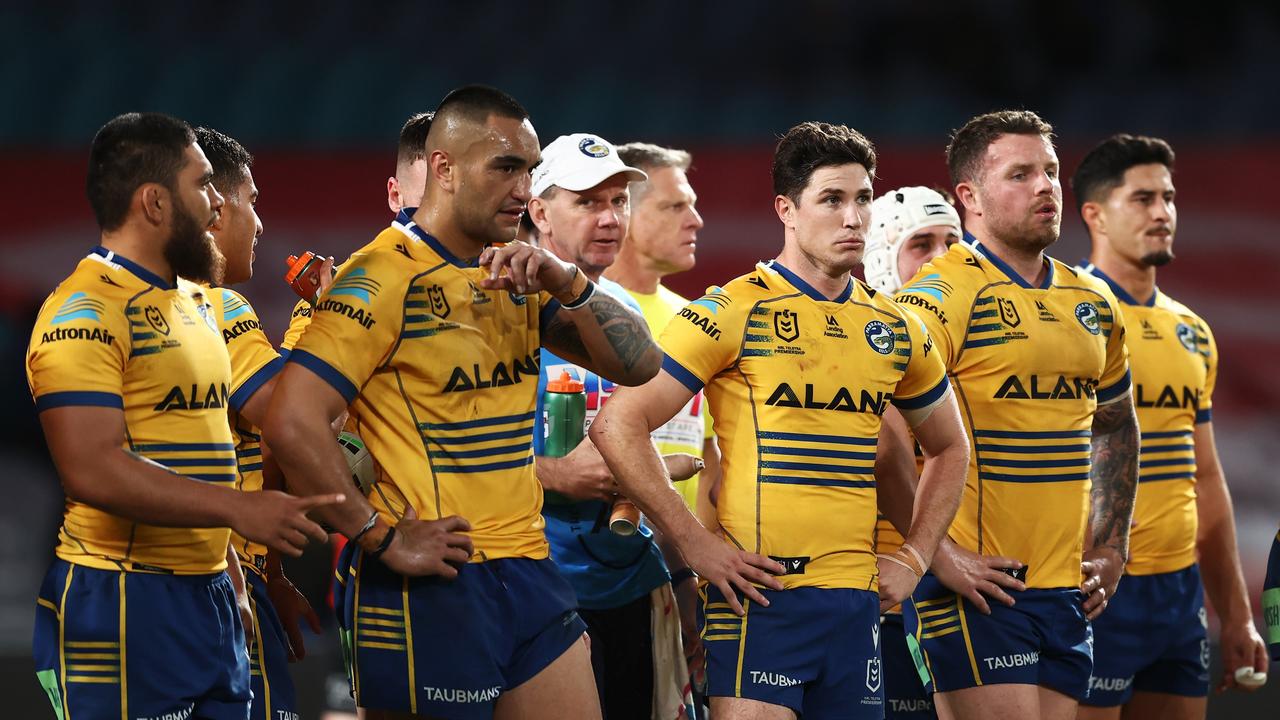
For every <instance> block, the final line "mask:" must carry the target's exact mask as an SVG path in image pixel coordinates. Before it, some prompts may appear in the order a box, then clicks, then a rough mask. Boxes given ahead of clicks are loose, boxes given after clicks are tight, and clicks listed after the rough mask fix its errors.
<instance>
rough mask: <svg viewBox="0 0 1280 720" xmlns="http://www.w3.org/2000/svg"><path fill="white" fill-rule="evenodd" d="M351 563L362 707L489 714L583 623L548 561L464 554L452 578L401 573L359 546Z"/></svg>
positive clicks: (350, 622)
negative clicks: (469, 559)
mask: <svg viewBox="0 0 1280 720" xmlns="http://www.w3.org/2000/svg"><path fill="white" fill-rule="evenodd" d="M352 562H354V563H355V574H354V575H353V576H351V578H350V579H349V580H348V583H349V584H348V586H347V589H346V599H345V605H346V612H347V617H346V618H345V620H344V622H346V624H347V627H349V628H351V639H352V647H353V650H354V653H353V654H354V664H353V673H352V679H353V682H354V685H355V693H356V704H357V705H359V706H360V707H364V708H370V709H376V710H395V711H400V712H412V713H417V714H420V715H425V716H430V717H447V718H451V719H452V718H458V719H469V718H490V717H492V716H493V705H494V702H495V701H496V700H497V699H498V696H499V695H501V694H502V693H503V692H506V691H507V690H511V689H513V688H515V687H517V686H519V685H521V684H523V683H524V682H526V681H527V680H529V679H530V678H532V677H533V676H534V675H537V674H538V673H539V672H540V671H541V670H542V669H543V668H545V667H547V666H548V665H550V664H551V663H552V662H553V661H555V660H556V658H559V657H560V656H561V655H563V654H564V652H565V651H566V650H568V649H569V648H570V647H571V646H572V645H573V643H575V642H577V641H578V640H579V639H581V637H582V634H583V633H584V632H585V631H586V628H587V626H586V624H585V623H583V622H582V620H581V619H580V618H579V617H578V613H577V611H575V610H574V606H575V598H574V595H573V589H572V588H571V587H569V583H568V582H566V581H565V579H564V578H563V577H562V576H561V575H560V571H559V570H557V569H556V566H555V564H554V563H553V562H551V560H528V559H525V558H505V559H502V560H490V561H488V562H482V563H468V564H467V565H464V566H462V567H461V568H460V569H459V573H458V577H457V578H455V579H453V580H444V579H442V578H439V577H430V576H429V577H415V578H406V577H404V576H402V575H398V574H396V573H395V572H393V571H391V570H390V569H388V568H387V567H386V566H385V565H383V564H382V563H380V562H378V561H376V560H370V559H369V558H368V557H367V556H366V555H365V553H364V552H363V551H361V552H358V553H354V554H353V558H352Z"/></svg>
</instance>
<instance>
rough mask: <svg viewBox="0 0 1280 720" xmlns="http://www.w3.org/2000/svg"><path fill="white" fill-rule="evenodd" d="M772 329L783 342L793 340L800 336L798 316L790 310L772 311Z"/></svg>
mask: <svg viewBox="0 0 1280 720" xmlns="http://www.w3.org/2000/svg"><path fill="white" fill-rule="evenodd" d="M773 330H774V332H776V333H777V334H778V339H779V340H781V341H783V342H794V341H795V340H796V338H798V337H800V317H799V316H798V315H796V314H795V313H794V312H792V311H790V310H778V311H776V312H774V313H773Z"/></svg>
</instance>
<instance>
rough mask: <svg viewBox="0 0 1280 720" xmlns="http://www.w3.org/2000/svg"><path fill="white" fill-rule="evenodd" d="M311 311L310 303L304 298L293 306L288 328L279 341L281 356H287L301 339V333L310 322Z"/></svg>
mask: <svg viewBox="0 0 1280 720" xmlns="http://www.w3.org/2000/svg"><path fill="white" fill-rule="evenodd" d="M313 312H314V309H313V308H312V307H311V303H309V302H307V301H306V300H299V301H298V304H297V305H294V306H293V313H292V314H290V315H289V329H287V330H285V331H284V339H283V340H281V341H280V355H281V357H283V358H285V359H288V358H289V353H291V352H293V348H294V347H296V346H297V345H298V341H299V340H301V339H302V333H304V332H306V330H307V326H308V325H310V324H311V314H312V313H313Z"/></svg>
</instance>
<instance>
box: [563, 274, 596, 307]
mask: <svg viewBox="0 0 1280 720" xmlns="http://www.w3.org/2000/svg"><path fill="white" fill-rule="evenodd" d="M579 272H581V271H579ZM595 294H596V284H595V283H593V282H591V281H590V280H587V288H586V289H585V290H583V291H582V292H581V293H580V294H579V295H578V297H576V298H574V299H573V301H572V302H567V303H562V304H561V306H560V307H563V308H564V309H565V310H577V309H578V308H580V307H582V306H584V305H586V304H587V301H588V300H590V299H591V296H592V295H595Z"/></svg>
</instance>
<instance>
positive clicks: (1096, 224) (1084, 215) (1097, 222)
mask: <svg viewBox="0 0 1280 720" xmlns="http://www.w3.org/2000/svg"><path fill="white" fill-rule="evenodd" d="M1080 219H1081V220H1084V224H1085V227H1087V228H1089V234H1090V235H1099V236H1101V235H1106V234H1107V215H1106V213H1104V212H1102V206H1101V205H1099V204H1098V203H1096V202H1093V201H1090V202H1087V203H1085V204H1084V205H1081V206H1080Z"/></svg>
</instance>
